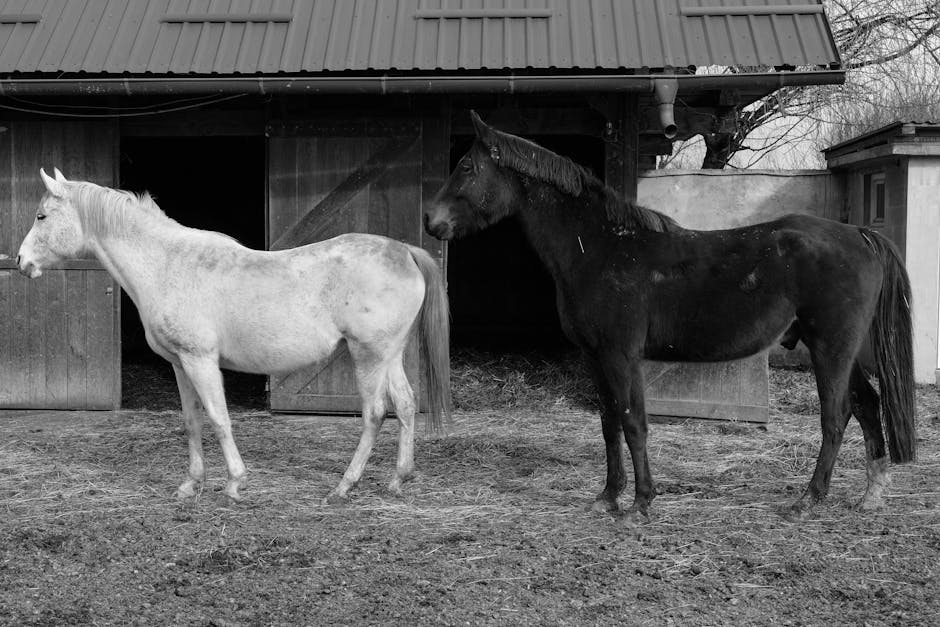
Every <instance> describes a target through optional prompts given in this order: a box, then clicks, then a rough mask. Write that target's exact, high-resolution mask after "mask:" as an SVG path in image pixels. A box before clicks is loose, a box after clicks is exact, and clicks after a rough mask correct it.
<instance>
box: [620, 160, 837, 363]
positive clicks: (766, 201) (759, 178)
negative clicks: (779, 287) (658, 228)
mask: <svg viewBox="0 0 940 627" xmlns="http://www.w3.org/2000/svg"><path fill="white" fill-rule="evenodd" d="M842 190H843V186H842V185H841V184H839V182H838V181H836V180H835V179H834V177H833V176H832V175H831V173H830V172H829V171H828V170H652V171H649V172H645V173H641V174H640V179H639V182H638V190H637V202H638V203H639V204H641V205H644V206H646V207H649V208H651V209H655V210H657V211H661V212H663V213H665V214H667V215H669V216H672V217H673V218H675V219H676V221H678V222H679V224H681V225H682V226H684V227H687V228H692V229H705V230H712V229H723V228H730V227H736V226H744V225H747V224H754V223H756V222H766V221H767V220H773V219H774V218H778V217H780V216H782V215H786V214H788V213H805V214H812V215H818V216H822V217H826V218H830V219H833V220H838V219H839V215H840V212H842V211H843V208H844V207H845V204H846V202H845V198H844V194H843V191H842ZM769 359H770V363H771V364H774V365H777V364H780V365H808V364H809V352H808V351H807V350H806V347H805V346H804V345H803V344H802V343H800V344H799V345H798V346H797V348H796V349H795V350H792V351H788V350H786V349H784V348H782V347H779V346H777V347H773V348H771V350H770V355H769Z"/></svg>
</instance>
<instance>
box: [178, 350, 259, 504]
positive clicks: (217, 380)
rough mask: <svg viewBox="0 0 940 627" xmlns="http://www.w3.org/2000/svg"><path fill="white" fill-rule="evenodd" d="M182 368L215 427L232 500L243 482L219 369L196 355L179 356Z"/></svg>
mask: <svg viewBox="0 0 940 627" xmlns="http://www.w3.org/2000/svg"><path fill="white" fill-rule="evenodd" d="M180 361H181V362H182V364H183V370H184V371H185V373H186V375H187V376H188V377H189V380H190V381H192V383H193V387H195V388H196V392H197V393H198V394H199V398H200V399H201V400H202V404H203V406H204V407H205V408H206V414H207V415H208V416H209V420H211V421H212V426H213V427H214V428H215V434H216V436H217V437H218V439H219V444H220V445H221V447H222V456H223V457H224V458H225V465H226V467H227V468H228V484H227V485H226V486H225V494H226V495H228V497H229V498H231V499H232V500H233V501H239V500H241V496H240V495H239V494H238V490H239V488H242V487H244V486H245V482H246V478H245V464H244V463H243V462H242V457H241V455H240V454H239V453H238V447H237V446H235V439H234V438H233V437H232V421H231V419H230V418H229V415H228V408H227V407H226V405H225V389H224V388H223V386H222V372H221V371H220V370H219V365H218V363H216V362H215V361H213V360H210V359H205V358H199V359H187V358H185V357H181V359H180Z"/></svg>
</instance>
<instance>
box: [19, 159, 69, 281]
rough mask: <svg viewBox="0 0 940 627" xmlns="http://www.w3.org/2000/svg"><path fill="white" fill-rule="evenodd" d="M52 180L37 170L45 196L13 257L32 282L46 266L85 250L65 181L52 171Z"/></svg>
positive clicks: (57, 170) (63, 177)
mask: <svg viewBox="0 0 940 627" xmlns="http://www.w3.org/2000/svg"><path fill="white" fill-rule="evenodd" d="M54 171H55V178H52V177H50V176H49V175H48V174H46V172H45V170H43V169H41V168H40V170H39V174H40V176H42V182H43V183H45V185H46V189H47V190H48V193H47V194H44V195H43V197H42V200H41V201H40V203H39V211H37V212H36V219H35V220H34V221H33V227H32V228H31V229H30V230H29V233H27V234H26V237H25V238H24V239H23V243H22V244H21V245H20V250H19V253H18V254H17V256H16V263H17V265H18V266H19V268H20V272H22V273H23V274H25V275H26V276H28V277H30V278H31V279H35V278H36V277H38V276H40V275H41V274H42V271H43V269H44V268H45V267H47V266H48V265H50V264H53V263H55V262H57V261H61V260H63V259H74V258H75V257H79V256H81V253H82V250H83V248H84V239H85V238H84V236H83V234H82V225H81V221H80V220H79V217H78V211H77V210H76V209H75V207H74V206H73V205H72V201H71V198H70V194H69V186H68V180H67V179H66V178H65V176H63V175H62V173H61V172H59V169H58V168H55V169H54Z"/></svg>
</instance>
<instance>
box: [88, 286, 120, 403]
mask: <svg viewBox="0 0 940 627" xmlns="http://www.w3.org/2000/svg"><path fill="white" fill-rule="evenodd" d="M86 281H87V288H88V289H87V290H86V291H85V320H86V321H87V326H86V332H85V337H86V355H87V356H88V361H87V364H88V369H87V372H86V375H85V377H86V382H87V387H86V392H85V394H86V402H87V403H88V409H113V408H114V405H115V400H114V395H115V390H114V381H115V376H114V368H115V367H119V364H116V363H115V360H114V357H115V350H116V342H115V341H114V309H115V307H114V303H113V299H114V298H118V297H119V296H118V293H117V290H115V289H114V288H113V283H112V280H111V277H110V276H109V275H108V273H107V272H93V271H89V272H88V273H87V275H86Z"/></svg>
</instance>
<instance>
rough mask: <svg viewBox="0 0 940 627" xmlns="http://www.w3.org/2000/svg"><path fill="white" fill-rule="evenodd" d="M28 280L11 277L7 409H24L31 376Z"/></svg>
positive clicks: (17, 276) (15, 276)
mask: <svg viewBox="0 0 940 627" xmlns="http://www.w3.org/2000/svg"><path fill="white" fill-rule="evenodd" d="M27 281H28V279H26V278H25V277H22V276H19V275H11V277H10V304H11V307H10V352H9V353H8V355H9V356H10V357H9V359H10V364H11V367H10V371H9V375H10V378H9V381H8V386H7V397H8V398H9V402H8V403H7V405H6V406H7V407H24V406H28V405H26V403H27V401H28V399H29V394H28V386H27V382H28V375H29V370H28V368H29V346H28V339H29V310H28V306H29V301H28V287H29V285H28V283H27Z"/></svg>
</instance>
